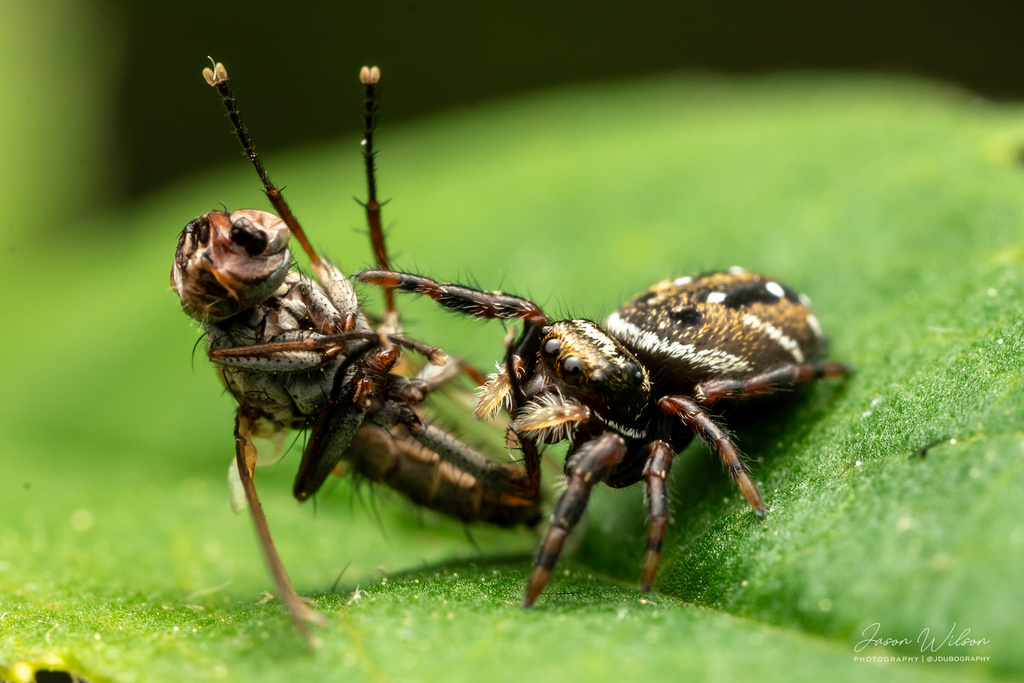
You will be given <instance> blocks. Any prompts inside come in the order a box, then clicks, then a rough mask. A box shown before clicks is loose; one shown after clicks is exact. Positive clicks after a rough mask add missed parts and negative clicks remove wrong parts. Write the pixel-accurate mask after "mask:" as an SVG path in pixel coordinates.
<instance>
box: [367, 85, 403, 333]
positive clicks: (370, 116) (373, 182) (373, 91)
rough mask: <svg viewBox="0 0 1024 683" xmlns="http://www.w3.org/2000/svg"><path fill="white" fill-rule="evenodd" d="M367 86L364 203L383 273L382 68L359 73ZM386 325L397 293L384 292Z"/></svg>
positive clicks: (385, 262)
mask: <svg viewBox="0 0 1024 683" xmlns="http://www.w3.org/2000/svg"><path fill="white" fill-rule="evenodd" d="M359 80H360V82H362V84H363V160H364V162H365V163H366V202H365V203H364V202H360V203H361V204H362V205H363V208H364V209H365V210H366V224H367V225H368V226H369V228H370V244H371V246H372V247H373V257H374V259H376V261H377V267H378V268H380V269H381V270H391V261H390V260H389V259H388V250H387V245H386V244H385V242H384V226H383V222H382V219H381V214H380V209H381V205H380V202H378V201H377V165H376V158H377V150H376V149H374V147H373V134H374V133H375V132H376V131H377V85H378V84H379V83H380V69H378V68H377V67H375V66H374V67H369V66H364V67H363V68H362V69H361V70H360V71H359ZM384 313H385V324H387V322H388V321H387V320H386V319H387V318H389V317H393V316H394V315H395V294H394V292H392V291H391V290H389V289H388V290H385V291H384Z"/></svg>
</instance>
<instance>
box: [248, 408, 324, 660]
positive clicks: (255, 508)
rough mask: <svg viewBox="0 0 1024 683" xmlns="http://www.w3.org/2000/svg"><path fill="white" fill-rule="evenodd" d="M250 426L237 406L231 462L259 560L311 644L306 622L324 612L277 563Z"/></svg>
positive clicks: (318, 620)
mask: <svg viewBox="0 0 1024 683" xmlns="http://www.w3.org/2000/svg"><path fill="white" fill-rule="evenodd" d="M252 428H253V420H252V418H250V417H249V416H248V415H247V414H246V413H245V412H244V411H243V410H242V409H239V411H238V415H237V417H236V418H235V465H236V466H237V467H238V476H239V478H240V479H241V481H242V487H243V488H244V489H245V497H246V500H248V502H249V511H250V512H251V513H252V521H253V524H254V525H255V527H256V533H257V535H258V536H259V537H260V545H261V546H262V548H263V559H264V560H265V561H266V563H267V567H268V568H269V569H270V573H271V575H272V576H273V577H274V584H275V585H276V586H277V592H278V593H279V594H280V598H281V602H283V603H284V605H285V607H286V608H287V609H288V616H290V617H291V619H292V622H293V623H294V624H295V628H296V629H297V630H298V631H299V633H301V634H302V636H303V637H304V638H305V639H306V640H307V641H308V642H309V643H310V645H315V644H316V640H315V639H314V638H313V637H312V636H311V634H310V633H309V629H308V628H307V626H306V625H307V623H314V624H317V625H319V626H323V625H324V624H326V623H327V622H326V619H325V618H324V615H322V614H320V613H319V612H317V611H315V610H313V609H311V608H310V607H309V606H308V605H307V604H306V603H305V602H304V601H303V600H302V598H300V597H299V595H298V593H296V592H295V588H293V587H292V582H291V579H289V578H288V572H287V571H286V570H285V568H284V563H283V562H281V556H280V555H278V554H277V548H276V547H275V546H274V539H273V538H272V537H271V536H270V527H269V526H267V517H266V515H265V514H263V507H262V506H261V505H260V499H259V497H258V496H257V495H256V485H255V484H254V483H253V480H252V478H253V470H254V468H255V466H256V446H254V445H253V442H252V437H251V436H250V435H249V432H250V430H251V429H252Z"/></svg>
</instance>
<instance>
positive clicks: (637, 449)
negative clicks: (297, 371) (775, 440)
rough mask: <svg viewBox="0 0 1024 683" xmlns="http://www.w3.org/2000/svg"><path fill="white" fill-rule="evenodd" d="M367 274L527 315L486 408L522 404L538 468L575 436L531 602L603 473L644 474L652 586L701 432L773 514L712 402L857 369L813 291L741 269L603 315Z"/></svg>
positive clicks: (465, 305)
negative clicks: (831, 352)
mask: <svg viewBox="0 0 1024 683" xmlns="http://www.w3.org/2000/svg"><path fill="white" fill-rule="evenodd" d="M356 279H358V280H360V281H362V282H367V283H372V284H376V285H379V286H384V287H388V288H397V289H402V290H405V291H410V292H416V293H419V294H426V295H427V296H430V297H431V298H433V299H434V300H435V301H437V302H438V303H439V304H441V305H442V306H445V307H446V308H450V309H452V310H456V311H459V312H462V313H466V314H469V315H474V316H477V317H483V318H502V319H511V318H521V319H523V321H524V323H525V325H524V329H523V333H522V335H521V336H520V337H519V339H518V340H517V341H516V343H515V344H514V345H513V346H511V347H510V348H509V350H508V352H507V354H506V361H505V366H504V369H503V370H501V371H500V372H499V373H497V374H494V375H491V377H490V378H489V379H488V383H487V385H486V386H485V387H484V389H483V391H482V392H481V398H480V402H479V404H478V407H477V416H478V417H485V416H487V415H492V414H494V413H495V412H496V411H497V409H498V408H499V407H501V406H502V405H504V406H505V407H506V408H508V409H509V410H510V412H511V413H512V414H513V416H514V418H515V419H514V422H513V424H512V430H513V432H514V433H515V434H516V436H517V437H518V440H519V442H520V444H521V445H522V446H523V449H524V455H525V458H524V462H525V463H526V465H527V469H528V470H531V469H536V468H537V467H538V464H537V463H538V459H537V458H536V457H534V456H532V450H533V448H534V447H535V445H536V444H538V443H540V444H544V443H555V442H558V441H563V440H567V441H568V442H569V452H568V454H567V456H566V461H565V473H566V476H567V478H568V484H567V487H566V490H565V492H564V493H563V494H562V497H561V499H560V500H559V502H558V505H557V506H556V508H555V512H554V514H553V515H552V524H551V528H550V529H549V531H548V534H547V536H546V537H545V539H544V542H543V544H542V545H541V550H540V553H539V554H538V557H537V561H536V564H535V567H534V572H533V574H532V575H531V577H530V581H529V584H528V585H527V589H526V596H525V597H524V604H525V605H526V606H530V605H532V604H533V602H534V601H535V600H536V599H537V597H538V596H539V595H540V593H541V591H542V590H543V588H544V586H545V584H546V583H547V580H548V576H549V575H550V572H551V569H552V567H553V566H554V564H555V562H556V560H557V558H558V555H559V553H560V552H561V548H562V546H563V544H564V543H565V539H566V537H567V536H568V534H569V532H570V531H571V530H572V528H573V527H574V526H575V525H576V523H577V522H578V521H579V519H580V516H581V515H582V513H583V511H584V509H585V508H586V504H587V501H588V499H589V497H590V491H591V490H592V489H593V486H594V485H595V484H596V483H597V482H599V481H600V482H604V483H606V484H608V485H609V486H613V487H622V486H628V485H630V484H634V483H637V482H640V481H643V482H645V486H646V491H647V504H648V510H649V513H650V518H651V524H650V530H649V533H648V544H647V554H646V555H645V557H644V564H643V574H642V584H641V585H642V588H643V589H644V590H649V589H650V587H651V584H652V582H653V580H654V576H655V573H656V571H657V567H658V562H659V558H660V553H661V543H662V541H663V538H664V533H665V527H666V524H667V521H668V503H667V497H666V489H665V479H666V477H667V476H668V472H669V470H670V468H671V465H672V459H673V455H674V454H675V453H677V452H678V451H679V450H681V449H682V448H683V447H685V446H686V445H687V444H688V443H689V442H690V441H691V440H692V438H693V436H694V435H696V436H699V437H700V438H701V439H702V440H704V441H705V442H706V443H708V444H709V445H710V446H711V447H712V448H714V449H715V450H716V451H717V452H718V454H719V456H720V457H721V459H722V462H723V464H724V465H725V466H726V468H727V469H728V471H729V474H730V475H731V476H732V477H733V479H734V480H735V481H736V484H737V486H738V487H739V489H740V491H741V492H742V494H743V496H744V497H745V498H746V499H747V501H748V502H749V504H750V505H751V507H753V508H754V511H755V512H756V513H757V514H758V515H764V514H766V512H767V509H766V507H765V505H764V502H763V501H762V499H761V495H760V493H759V492H758V490H757V487H756V486H755V484H754V482H753V481H752V480H751V478H750V476H749V475H748V474H747V472H746V470H745V468H744V467H743V464H742V462H741V460H740V457H739V453H738V452H737V450H736V447H735V445H734V444H733V442H732V439H731V438H730V437H729V435H728V434H727V433H726V431H725V430H724V429H723V428H722V426H721V424H720V421H721V418H720V416H718V415H717V414H712V413H710V412H709V408H710V407H711V406H712V405H713V404H715V403H716V402H719V401H725V402H728V403H737V402H740V401H743V400H745V399H748V398H751V397H754V396H757V395H760V394H766V393H769V392H773V391H777V390H780V389H785V388H789V387H794V386H796V385H799V384H802V383H805V382H808V381H810V380H814V379H818V378H821V377H829V376H837V375H843V374H846V373H847V372H849V369H848V368H847V367H846V366H844V365H842V364H839V363H822V362H821V356H822V355H823V352H824V348H825V342H824V338H823V336H822V334H821V329H820V327H819V325H818V321H817V319H816V318H815V317H814V314H813V313H812V312H811V309H810V302H809V300H808V299H807V298H806V297H802V296H800V295H798V294H796V293H795V292H794V291H793V290H791V289H789V288H788V287H786V286H784V285H782V284H780V283H779V282H778V281H776V280H773V279H771V278H768V277H765V276H762V275H756V274H753V273H748V272H746V271H744V270H743V269H741V268H733V269H730V270H729V271H728V272H721V273H709V274H704V275H695V276H689V277H683V278H678V279H675V280H666V281H664V282H660V283H658V284H656V285H654V286H653V287H651V288H650V289H648V290H646V291H645V292H642V293H640V294H639V295H637V296H636V297H634V298H633V299H632V300H631V301H630V302H629V303H627V304H626V305H625V306H623V307H622V308H621V309H619V310H618V311H616V312H615V313H613V314H612V315H611V316H610V317H609V318H608V320H607V322H606V323H605V325H603V326H599V325H597V324H596V323H594V322H591V321H588V320H564V321H559V322H551V321H549V320H548V319H547V316H545V315H544V314H543V312H542V311H541V310H540V309H539V308H538V307H537V306H536V304H533V303H532V302H530V301H527V300H526V299H519V298H518V297H514V296H511V295H508V294H500V293H489V292H483V291H479V290H473V289H470V288H467V287H463V286H461V285H446V284H441V283H437V282H434V281H433V280H429V279H428V278H424V277H421V276H418V275H412V274H409V273H392V272H382V271H367V272H364V273H360V274H359V275H357V276H356ZM535 480H536V481H539V477H531V481H535Z"/></svg>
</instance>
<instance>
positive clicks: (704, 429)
mask: <svg viewBox="0 0 1024 683" xmlns="http://www.w3.org/2000/svg"><path fill="white" fill-rule="evenodd" d="M658 406H659V407H660V408H661V409H662V410H663V411H664V412H666V413H667V414H669V415H673V416H676V417H678V418H679V419H681V420H682V421H683V423H684V424H685V425H686V426H687V427H689V428H690V429H692V430H693V431H694V432H696V433H697V435H698V436H700V438H702V439H704V441H706V442H707V443H708V444H709V445H710V446H712V447H713V448H714V449H715V450H716V451H718V455H719V457H721V458H722V462H723V463H724V464H725V466H726V467H727V468H728V470H729V474H730V475H731V476H732V478H733V480H734V481H735V482H736V485H737V486H739V487H740V492H741V493H743V497H744V498H746V499H747V502H748V503H750V506H751V507H752V508H754V512H756V513H757V514H758V515H760V516H762V517H763V516H764V515H765V514H767V510H766V509H765V507H764V501H763V500H761V494H760V493H759V492H758V490H757V486H756V485H755V484H754V482H753V480H752V479H751V478H750V475H749V474H747V471H746V470H745V469H744V468H743V462H742V461H740V456H739V453H738V452H737V451H736V446H735V444H733V442H732V439H731V438H729V435H728V434H726V433H725V431H724V430H723V429H722V428H721V427H719V426H718V425H717V424H715V422H714V420H712V419H711V416H710V415H708V414H707V413H705V412H704V410H703V409H701V407H700V406H699V405H697V404H696V403H694V402H693V401H692V400H691V399H689V398H686V397H685V396H665V397H664V398H662V399H660V400H659V401H658Z"/></svg>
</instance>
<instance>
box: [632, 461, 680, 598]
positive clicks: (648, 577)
mask: <svg viewBox="0 0 1024 683" xmlns="http://www.w3.org/2000/svg"><path fill="white" fill-rule="evenodd" d="M673 457H674V454H673V452H672V448H671V447H670V446H669V445H668V444H667V443H665V442H664V441H654V442H652V443H650V444H649V445H648V446H647V464H646V465H645V466H644V483H645V492H644V493H645V495H644V497H645V498H646V501H647V514H648V515H649V516H650V519H651V523H650V527H649V528H648V532H647V551H646V552H645V553H644V563H643V569H642V570H641V574H640V590H642V591H644V592H645V593H646V592H648V591H650V590H651V584H653V583H654V576H655V574H657V573H658V565H659V564H660V562H661V544H662V543H663V542H664V540H665V527H666V526H667V525H668V495H667V492H666V487H665V481H666V480H667V479H668V473H669V470H671V469H672V459H673Z"/></svg>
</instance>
